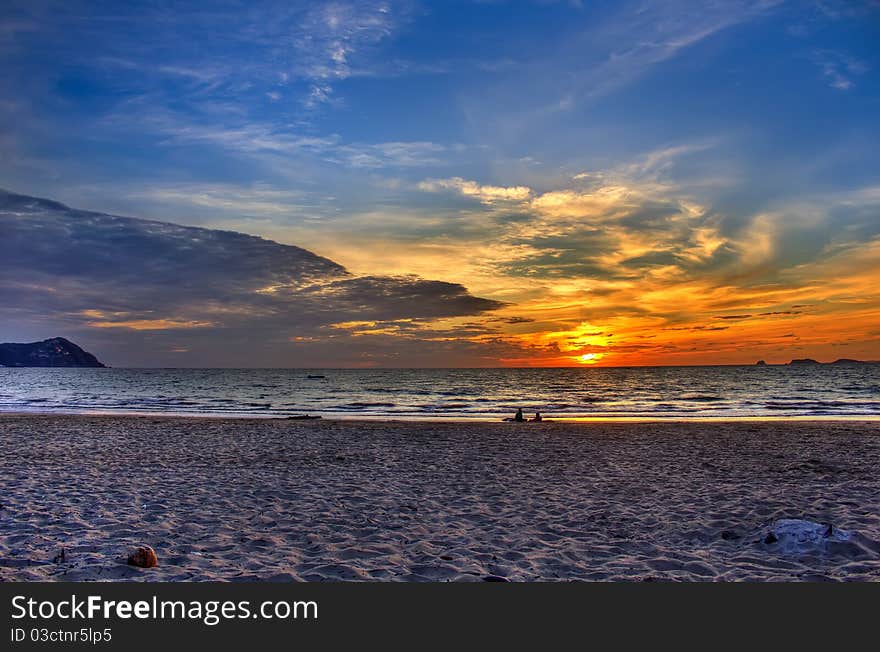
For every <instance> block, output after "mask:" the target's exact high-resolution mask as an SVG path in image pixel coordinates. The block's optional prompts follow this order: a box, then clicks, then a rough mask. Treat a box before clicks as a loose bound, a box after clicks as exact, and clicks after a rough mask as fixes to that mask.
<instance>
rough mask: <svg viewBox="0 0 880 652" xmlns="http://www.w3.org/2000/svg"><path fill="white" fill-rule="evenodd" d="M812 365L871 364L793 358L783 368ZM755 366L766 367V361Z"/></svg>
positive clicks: (846, 359)
mask: <svg viewBox="0 0 880 652" xmlns="http://www.w3.org/2000/svg"><path fill="white" fill-rule="evenodd" d="M814 364H821V365H829V364H839V365H844V364H871V362H870V361H868V360H853V359H852V358H839V359H837V360H835V361H834V362H819V361H818V360H813V358H795V359H794V360H792V361H791V362H788V363H785V365H784V366H794V367H800V366H805V365H807V366H808V365H814ZM755 366H756V367H766V366H768V365H767V361H766V360H758V361H757V362H756V363H755Z"/></svg>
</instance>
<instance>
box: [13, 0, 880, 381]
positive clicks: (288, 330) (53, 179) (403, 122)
mask: <svg viewBox="0 0 880 652" xmlns="http://www.w3.org/2000/svg"><path fill="white" fill-rule="evenodd" d="M37 4H38V3H37ZM522 5H523V6H521V7H518V8H517V11H512V10H511V8H510V7H507V6H505V5H504V3H500V4H499V3H470V4H467V12H468V16H469V19H468V20H467V21H464V22H462V21H461V14H460V13H459V11H460V10H462V9H461V8H459V9H455V8H453V7H451V6H449V7H447V6H446V5H445V4H444V3H431V4H430V5H419V4H418V3H414V2H368V1H363V2H361V1H360V0H358V1H351V2H334V3H324V2H315V3H289V5H288V4H283V5H278V4H276V3H263V2H257V3H254V7H253V11H252V12H247V13H246V15H245V14H243V13H241V12H234V11H232V9H231V8H229V7H226V6H217V7H216V8H215V9H216V11H211V12H204V13H203V12H199V11H196V10H195V9H184V8H180V9H177V10H171V9H170V8H169V9H161V8H158V7H153V6H152V5H141V4H140V3H132V4H131V6H130V7H129V6H128V5H127V6H126V8H114V10H113V12H111V13H112V14H113V16H115V15H116V13H117V12H118V13H119V14H120V15H121V16H122V17H124V18H125V20H120V21H119V25H120V29H119V30H110V29H103V28H100V26H101V25H106V24H107V21H108V20H110V17H109V16H107V15H104V13H102V11H101V10H99V9H98V8H92V9H87V8H86V7H84V6H83V7H81V11H79V10H77V11H73V10H71V11H70V12H63V11H62V12H58V13H51V12H50V13H48V14H46V15H37V13H36V9H33V8H30V5H28V4H27V3H22V4H20V5H16V8H15V9H14V10H12V12H13V14H14V16H13V17H14V20H12V21H10V23H9V24H10V27H9V29H10V30H11V31H10V32H9V34H10V36H9V39H8V40H6V41H4V43H3V44H0V47H2V48H5V49H6V54H7V55H8V56H7V58H6V63H5V64H4V73H5V74H4V75H3V82H0V83H2V85H3V87H4V90H5V91H6V97H7V98H8V99H7V101H5V102H2V103H0V113H2V116H3V121H2V124H4V125H7V129H6V135H3V134H0V137H2V141H0V142H2V143H3V148H4V156H3V157H2V163H0V186H2V187H3V188H5V189H7V190H9V191H10V193H12V194H10V195H9V197H11V198H10V199H8V200H6V204H5V206H7V208H6V209H4V210H5V211H6V212H4V214H3V219H4V228H5V229H6V231H4V233H9V234H10V236H9V237H7V239H6V242H8V243H11V244H10V245H9V246H8V247H7V249H9V251H5V250H4V252H3V253H4V262H5V263H6V264H7V265H9V266H10V270H9V273H5V274H4V275H3V281H2V282H0V292H2V296H3V301H4V305H5V306H8V307H10V308H14V309H11V310H9V311H8V314H7V316H6V318H5V319H4V324H3V328H4V332H3V333H2V336H3V337H4V338H6V339H9V340H26V339H35V338H38V337H50V336H53V335H56V334H58V333H62V332H63V333H66V334H69V335H71V336H75V337H76V338H78V340H81V341H83V342H85V343H86V344H88V345H90V346H91V348H94V349H97V350H101V351H107V354H106V355H107V357H108V358H110V359H115V360H118V361H119V362H120V363H127V364H128V363H130V364H146V365H158V366H161V365H166V364H167V365H190V366H200V365H201V366H212V365H215V364H216V365H227V364H229V365H256V366H260V365H263V366H275V365H279V366H303V365H306V366H307V365H313V366H340V367H346V366H357V367H360V366H377V367H382V366H391V367H397V366H427V367H433V366H441V367H443V366H462V367H484V366H522V367H536V366H537V367H544V366H546V367H560V366H570V367H583V366H631V365H699V364H754V363H755V362H756V361H757V360H765V361H767V362H768V363H783V362H788V361H789V360H791V359H794V358H815V359H818V360H822V361H832V360H836V359H838V358H856V359H863V360H866V359H867V360H871V359H880V172H878V171H880V158H878V157H880V154H878V150H877V148H876V147H875V146H873V143H876V142H878V140H880V127H878V122H877V119H876V106H877V98H878V97H880V86H878V76H877V71H878V70H880V58H878V50H877V47H876V42H877V41H876V33H872V32H871V28H870V27H869V26H870V25H871V24H874V23H873V22H872V19H871V18H869V17H868V14H869V13H870V12H871V10H870V9H867V8H862V7H861V5H859V4H858V3H855V4H853V5H852V6H849V5H848V8H847V9H846V10H843V9H839V10H835V11H831V10H829V9H828V7H825V6H824V4H823V3H816V4H815V6H814V5H813V4H809V6H806V5H805V6H795V5H794V4H790V3H776V2H752V1H751V0H743V2H735V3H732V4H729V5H728V4H725V3H720V4H715V5H711V6H709V7H701V9H700V11H694V10H692V8H688V7H686V6H679V5H674V6H673V5H668V4H666V3H656V4H650V5H649V6H647V7H643V6H641V5H640V4H638V3H632V4H631V3H626V2H623V3H612V4H611V5H608V6H605V5H603V6H593V5H594V3H522ZM582 5H583V6H582ZM857 5H858V6H857ZM77 6H79V5H77ZM105 9H107V10H108V11H109V8H106V7H105ZM80 14H83V15H87V16H88V18H90V19H86V18H84V16H83V15H80ZM92 14H94V15H92ZM117 18H118V17H114V18H113V21H116V20H117ZM114 24H115V22H114ZM157 25H161V26H162V27H161V29H159V28H157V27H156V26H157ZM138 43H151V44H153V47H152V49H151V52H152V54H151V55H150V56H147V55H146V54H145V53H144V51H143V50H142V49H139V48H138V46H137V44H138ZM181 43H190V44H192V47H181V46H180V44H181ZM85 44H89V45H88V47H86V45H85ZM481 44H482V45H481ZM96 51H100V52H101V53H102V55H101V56H100V57H97V58H96V56H95V52H96ZM33 80H42V81H40V82H39V83H36V82H33ZM13 125H14V134H13V133H12V132H11V131H10V129H12V128H13V127H12V126H13ZM16 193H18V194H16ZM34 198H46V199H47V200H52V201H47V202H45V203H40V201H39V200H37V199H34ZM53 202H63V203H64V204H66V205H67V206H60V205H59V204H56V203H53ZM59 206H60V207H59ZM68 206H69V207H70V208H68ZM82 210H91V211H96V213H83V212H82ZM99 214H107V215H103V216H100V215H99ZM96 215H98V217H96ZM119 215H122V216H131V217H132V218H137V219H134V220H130V221H125V220H124V219H123V218H117V217H113V216H119ZM89 216H91V217H89ZM191 227H195V228H191ZM4 271H6V270H4ZM134 351H137V353H133V352H134ZM114 356H116V357H114Z"/></svg>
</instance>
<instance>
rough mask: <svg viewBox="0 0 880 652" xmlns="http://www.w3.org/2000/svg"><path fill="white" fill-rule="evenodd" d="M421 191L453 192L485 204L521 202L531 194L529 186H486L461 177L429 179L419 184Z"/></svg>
mask: <svg viewBox="0 0 880 652" xmlns="http://www.w3.org/2000/svg"><path fill="white" fill-rule="evenodd" d="M418 188H419V190H423V191H425V192H440V191H443V190H452V191H454V192H458V193H460V194H461V195H464V196H465V197H473V198H474V199H477V200H478V201H480V202H482V203H484V204H493V203H495V202H521V201H523V200H525V199H527V198H528V197H529V196H530V195H531V194H532V190H531V188H528V187H527V186H511V187H502V186H484V185H480V184H479V183H477V182H476V181H468V180H466V179H462V178H461V177H453V178H451V179H427V180H425V181H422V182H420V183H419V184H418Z"/></svg>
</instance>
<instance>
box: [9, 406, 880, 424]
mask: <svg viewBox="0 0 880 652" xmlns="http://www.w3.org/2000/svg"><path fill="white" fill-rule="evenodd" d="M53 416H55V417H108V418H119V419H125V418H129V417H130V418H151V419H155V418H167V419H211V420H229V421H300V422H309V421H312V420H314V421H324V422H334V421H338V422H343V423H412V424H444V423H445V424H455V423H457V424H462V425H467V424H471V425H478V424H489V425H491V424H504V423H512V422H510V421H506V418H507V417H503V416H498V417H497V418H483V417H458V416H442V417H440V416H438V417H431V416H428V415H419V416H413V417H406V416H400V415H395V414H390V415H351V416H345V415H339V414H332V415H330V416H323V415H309V416H311V417H313V418H312V419H304V418H302V416H299V415H292V416H286V415H285V416H282V415H276V414H265V415H259V414H246V413H234V414H217V413H210V412H200V413H192V412H149V411H135V412H128V411H125V412H123V411H119V412H114V411H110V410H79V411H74V410H71V411H66V410H45V411H39V410H16V411H12V410H11V411H8V412H7V411H3V410H0V419H3V418H5V417H53ZM314 417H317V418H314ZM788 421H791V422H795V423H810V422H816V423H837V422H840V423H865V424H877V425H878V427H880V415H863V414H862V415H838V414H833V415H796V416H781V415H780V416H772V415H766V416H765V415H760V416H751V415H750V416H680V415H676V416H669V417H635V416H620V417H612V416H604V415H603V416H571V417H568V416H553V415H551V416H546V417H544V418H543V420H542V421H540V422H537V423H559V424H578V423H583V424H586V423H632V424H639V423H645V424H652V423H655V424H664V423H667V424H672V423H763V422H767V423H784V422H788ZM521 423H525V424H530V425H537V423H536V422H534V421H528V420H527V421H525V422H521Z"/></svg>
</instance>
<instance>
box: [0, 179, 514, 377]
mask: <svg viewBox="0 0 880 652" xmlns="http://www.w3.org/2000/svg"><path fill="white" fill-rule="evenodd" d="M0 223H2V230H3V234H4V237H3V241H2V243H0V267H2V271H3V274H2V281H0V302H2V304H3V305H4V309H5V310H6V311H7V312H6V314H7V316H8V317H9V324H8V325H7V328H12V327H13V323H14V324H16V325H17V326H16V327H17V328H19V329H27V328H30V329H33V330H39V331H41V332H45V329H52V332H55V331H58V330H60V331H64V332H67V330H68V329H69V330H73V331H75V332H81V333H87V334H89V335H88V337H91V338H92V339H93V340H94V339H97V338H98V335H96V333H98V332H105V333H116V334H117V335H115V336H113V337H123V335H124V333H131V335H128V336H125V337H127V338H128V339H124V337H123V339H120V340H116V345H115V346H116V347H117V349H118V347H121V346H123V343H124V342H127V344H128V346H129V347H131V348H135V349H138V348H143V351H141V352H140V353H137V354H135V355H136V356H141V357H143V356H145V355H148V354H149V352H150V345H149V343H148V342H147V341H145V340H143V339H142V338H143V337H144V336H145V335H142V334H149V333H152V334H153V335H151V336H150V337H153V338H157V337H158V338H159V339H158V340H157V341H160V342H162V344H163V346H164V345H166V344H167V345H168V346H169V347H170V344H169V343H170V342H172V341H173V342H174V343H175V347H176V348H193V347H189V346H188V344H187V343H188V342H189V341H190V339H182V338H184V333H189V334H190V335H188V336H186V338H201V341H202V343H203V346H207V345H208V343H210V342H213V344H212V346H214V347H216V348H221V344H222V343H225V345H226V346H228V347H231V348H236V349H237V352H235V353H234V354H233V353H230V355H231V356H232V357H236V356H237V357H242V356H243V355H245V354H246V352H247V350H248V347H249V346H251V345H253V346H254V347H256V348H260V347H264V346H266V345H267V344H268V343H272V342H274V343H276V344H277V343H278V342H287V341H290V339H291V338H294V337H311V338H315V339H317V340H321V339H322V334H323V333H324V329H325V328H326V327H328V326H329V325H330V324H335V323H339V322H345V321H354V320H361V321H363V320H379V321H392V320H422V321H427V322H431V321H433V320H437V319H449V318H458V317H463V316H468V315H481V314H483V313H486V312H490V311H494V310H497V309H499V308H501V307H503V305H504V304H502V303H501V302H498V301H493V300H489V299H483V298H480V297H475V296H473V295H471V294H470V293H469V292H468V291H467V290H466V289H465V288H464V287H463V286H462V285H460V284H457V283H450V282H444V281H437V280H429V279H424V278H419V277H416V276H412V275H408V276H375V275H373V276H354V275H352V274H351V273H349V272H348V271H347V270H346V269H345V268H343V267H342V266H340V265H338V264H337V263H334V262H333V261H331V260H328V259H326V258H323V257H321V256H317V255H315V254H313V253H311V252H309V251H307V250H305V249H301V248H299V247H294V246H290V245H282V244H278V243H276V242H272V241H269V240H264V239H262V238H257V237H253V236H248V235H244V234H241V233H236V232H231V231H217V230H210V229H202V228H195V227H186V226H179V225H176V224H170V223H166V222H156V221H148V220H139V219H134V218H127V217H119V216H114V215H106V214H103V213H94V212H88V211H79V210H74V209H70V208H68V207H66V206H64V205H63V204H59V203H57V202H52V201H48V200H43V199H36V198H33V197H27V196H23V195H16V194H12V193H7V192H2V193H0ZM120 334H122V335H120ZM107 337H110V335H108V336H107ZM255 340H257V341H259V344H257V343H256V342H255ZM144 347H146V348H144ZM178 353H180V352H178ZM283 353H284V352H283V348H282V349H281V351H280V353H279V351H278V350H276V355H278V354H280V355H282V357H283ZM265 355H270V353H269V352H268V350H267V352H266V353H265ZM278 359H279V360H280V359H281V358H278ZM288 359H289V358H288ZM221 360H222V359H221ZM260 360H261V361H262V362H261V363H262V364H267V363H268V362H270V361H271V357H268V358H267V357H263V358H260Z"/></svg>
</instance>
